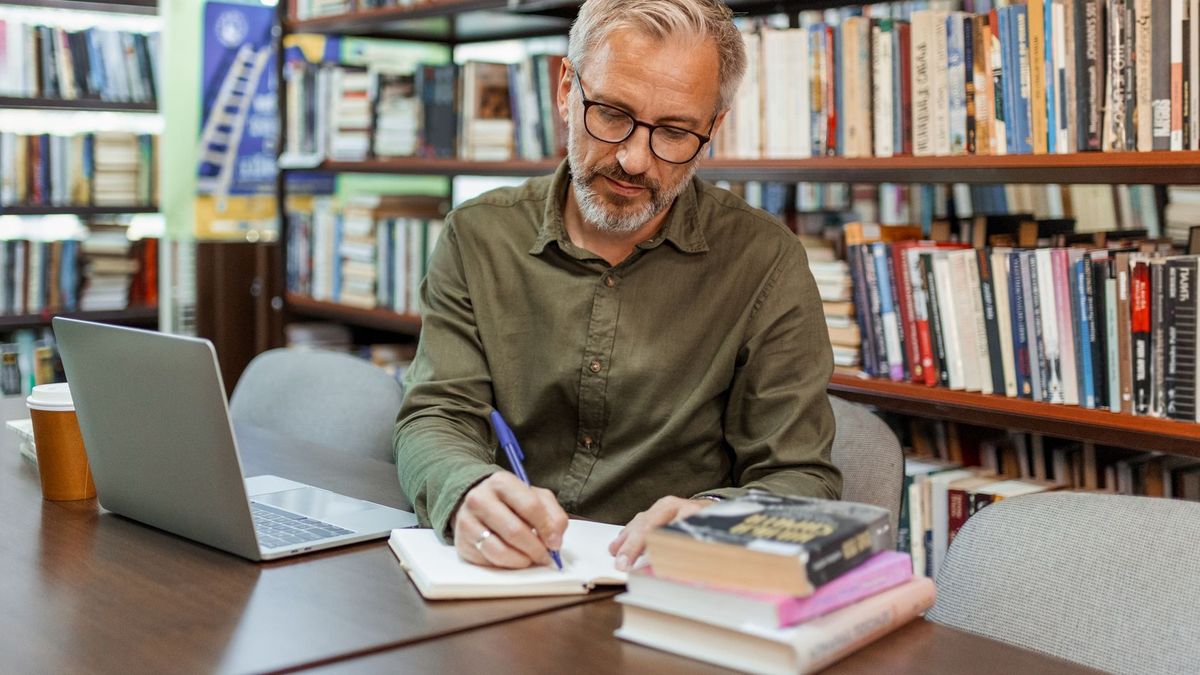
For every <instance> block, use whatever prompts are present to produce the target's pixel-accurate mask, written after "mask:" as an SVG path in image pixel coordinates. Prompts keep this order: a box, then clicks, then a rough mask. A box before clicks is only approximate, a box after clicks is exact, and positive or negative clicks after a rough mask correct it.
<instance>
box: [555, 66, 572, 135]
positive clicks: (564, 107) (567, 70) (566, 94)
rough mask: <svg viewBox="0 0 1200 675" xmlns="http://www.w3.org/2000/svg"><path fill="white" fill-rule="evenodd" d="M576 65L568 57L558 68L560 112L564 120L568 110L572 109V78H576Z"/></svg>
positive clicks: (564, 120)
mask: <svg viewBox="0 0 1200 675" xmlns="http://www.w3.org/2000/svg"><path fill="white" fill-rule="evenodd" d="M574 75H575V67H574V66H572V65H571V62H570V61H568V60H567V59H563V60H562V65H561V66H559V69H558V114H559V116H560V117H562V121H563V122H566V121H567V115H568V112H569V111H570V110H571V105H570V101H571V80H572V79H574Z"/></svg>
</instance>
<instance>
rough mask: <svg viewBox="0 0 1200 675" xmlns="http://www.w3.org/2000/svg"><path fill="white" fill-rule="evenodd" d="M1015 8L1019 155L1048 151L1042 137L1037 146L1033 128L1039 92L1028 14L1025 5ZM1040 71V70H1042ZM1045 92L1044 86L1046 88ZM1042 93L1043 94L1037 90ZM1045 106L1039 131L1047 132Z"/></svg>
mask: <svg viewBox="0 0 1200 675" xmlns="http://www.w3.org/2000/svg"><path fill="white" fill-rule="evenodd" d="M1011 7H1012V8H1013V13H1012V17H1013V22H1014V30H1013V39H1014V40H1015V42H1016V57H1017V73H1018V86H1017V101H1016V106H1015V107H1016V111H1017V130H1018V134H1017V152H1018V153H1020V154H1030V153H1033V152H1035V151H1037V149H1038V148H1041V149H1042V151H1043V152H1044V151H1045V138H1044V136H1043V139H1042V145H1038V142H1037V135H1036V132H1037V131H1038V129H1035V128H1034V125H1035V124H1037V122H1036V121H1035V119H1034V118H1035V110H1034V102H1035V99H1036V94H1037V91H1035V89H1034V82H1033V76H1034V74H1033V67H1032V63H1033V55H1032V53H1031V51H1030V35H1029V25H1030V21H1029V11H1028V8H1027V6H1026V5H1011ZM1039 70H1040V68H1039ZM1043 89H1044V84H1043ZM1038 91H1041V90H1038ZM1045 116H1046V110H1045V104H1044V103H1043V105H1042V106H1041V121H1042V126H1041V127H1040V129H1041V130H1042V131H1044V130H1045Z"/></svg>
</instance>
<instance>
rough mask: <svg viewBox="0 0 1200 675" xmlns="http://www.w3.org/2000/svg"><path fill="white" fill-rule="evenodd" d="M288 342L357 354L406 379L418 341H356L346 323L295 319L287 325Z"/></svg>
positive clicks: (287, 344)
mask: <svg viewBox="0 0 1200 675" xmlns="http://www.w3.org/2000/svg"><path fill="white" fill-rule="evenodd" d="M284 345H285V346H286V347H288V348H289V349H306V350H322V351H335V352H345V353H347V354H353V355H355V356H357V357H359V358H361V359H363V360H365V361H369V362H371V364H372V365H374V366H377V367H378V368H380V369H381V370H383V372H385V373H387V374H388V375H391V376H392V377H394V378H396V379H397V380H398V381H401V382H403V381H404V373H405V371H407V370H408V367H409V366H410V365H412V361H413V358H415V357H416V353H417V345H416V343H415V342H368V343H365V344H359V343H357V342H355V339H354V334H353V331H351V330H350V328H349V327H347V326H346V325H345V324H340V323H333V322H329V321H294V322H291V323H289V324H287V326H285V327H284Z"/></svg>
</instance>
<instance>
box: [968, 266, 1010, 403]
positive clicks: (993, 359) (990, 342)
mask: <svg viewBox="0 0 1200 675" xmlns="http://www.w3.org/2000/svg"><path fill="white" fill-rule="evenodd" d="M975 253H976V257H977V259H978V262H979V295H980V300H981V301H982V303H983V320H984V330H985V331H986V335H987V338H986V341H987V353H988V364H989V365H990V373H991V379H992V391H993V392H995V393H1001V392H1003V391H1004V390H1005V389H1004V362H1003V359H1002V358H1001V356H1000V350H1001V342H1000V323H999V319H998V318H997V313H996V285H995V283H994V281H993V278H992V264H991V259H990V257H989V256H988V252H987V251H986V250H985V249H976V251H975ZM987 376H988V375H987V373H986V372H985V373H984V377H985V378H986V377H987Z"/></svg>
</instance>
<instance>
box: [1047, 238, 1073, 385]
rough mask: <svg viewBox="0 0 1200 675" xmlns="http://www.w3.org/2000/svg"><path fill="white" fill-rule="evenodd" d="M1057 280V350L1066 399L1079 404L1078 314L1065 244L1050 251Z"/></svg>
mask: <svg viewBox="0 0 1200 675" xmlns="http://www.w3.org/2000/svg"><path fill="white" fill-rule="evenodd" d="M1050 254H1051V269H1052V270H1053V277H1052V278H1053V282H1054V307H1055V319H1056V320H1055V326H1056V328H1057V332H1058V354H1059V364H1060V366H1059V367H1060V370H1061V374H1060V378H1061V383H1062V385H1061V386H1062V398H1063V402H1064V403H1066V404H1068V405H1079V377H1078V371H1079V369H1078V365H1077V363H1076V358H1075V357H1076V354H1077V353H1078V352H1077V349H1076V343H1075V332H1076V330H1075V326H1076V320H1077V319H1076V316H1075V312H1074V311H1073V309H1072V308H1073V307H1074V303H1072V302H1071V263H1070V258H1069V253H1068V251H1067V249H1065V248H1056V249H1054V250H1053V251H1051V252H1050Z"/></svg>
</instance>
